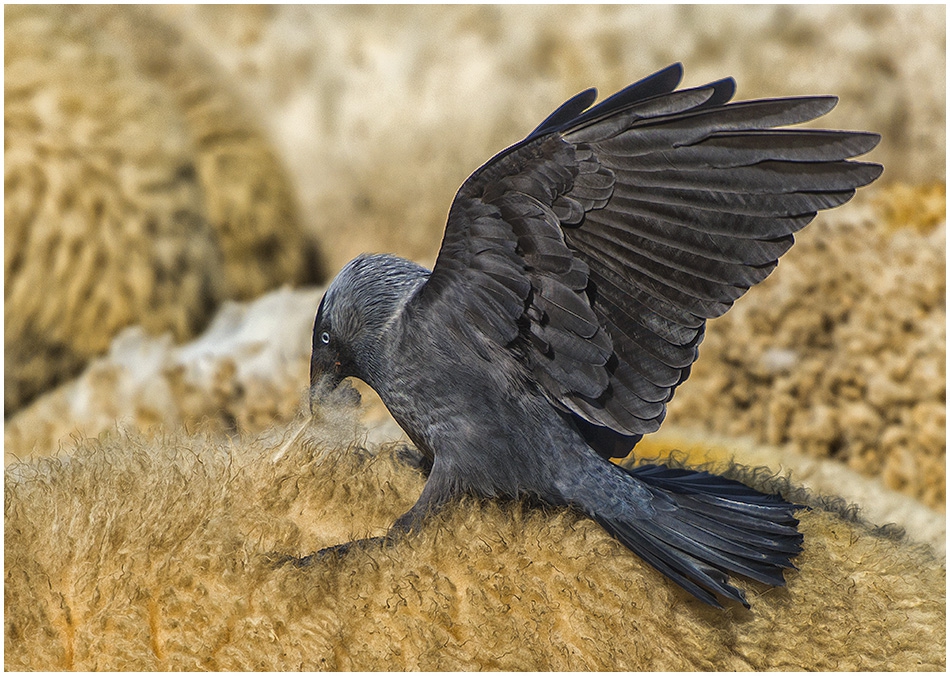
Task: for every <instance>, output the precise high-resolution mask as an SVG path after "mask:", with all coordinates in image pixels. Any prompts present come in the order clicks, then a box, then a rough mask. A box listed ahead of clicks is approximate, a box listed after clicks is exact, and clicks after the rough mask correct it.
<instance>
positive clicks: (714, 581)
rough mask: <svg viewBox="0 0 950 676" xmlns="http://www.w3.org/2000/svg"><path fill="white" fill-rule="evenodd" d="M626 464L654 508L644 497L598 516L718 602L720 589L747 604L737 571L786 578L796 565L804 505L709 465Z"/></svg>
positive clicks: (777, 582) (770, 580) (772, 580)
mask: <svg viewBox="0 0 950 676" xmlns="http://www.w3.org/2000/svg"><path fill="white" fill-rule="evenodd" d="M626 472H627V474H628V476H629V477H632V478H634V479H636V480H637V481H638V482H640V484H641V486H643V487H646V489H648V491H649V493H650V494H651V496H652V500H651V504H650V505H649V508H648V509H647V510H644V509H643V507H642V506H641V505H640V503H637V505H636V506H632V507H631V510H630V512H629V514H628V513H622V514H621V515H618V514H617V513H616V512H613V513H611V514H610V515H609V516H607V515H604V514H602V513H598V512H597V511H596V510H593V516H594V518H595V519H596V520H597V521H598V522H599V523H600V524H601V525H602V526H603V527H604V528H605V529H606V530H607V532H609V533H610V534H611V535H613V536H614V537H616V538H617V539H618V540H619V541H620V542H621V543H623V544H624V545H625V546H626V547H628V548H629V549H631V550H632V551H634V552H635V553H637V554H638V555H639V556H641V557H642V558H643V559H644V560H645V561H647V562H648V563H649V564H650V565H652V566H653V567H655V568H656V569H657V570H659V571H660V572H662V573H664V574H665V575H667V576H668V577H670V578H671V579H672V580H674V581H675V582H676V583H677V584H679V585H680V586H682V587H683V588H684V589H686V590H687V591H689V592H690V593H691V594H693V595H694V596H696V597H697V598H699V599H700V600H702V601H704V602H706V603H709V604H711V605H714V606H719V605H720V604H719V602H718V601H717V599H716V597H715V594H719V595H722V596H723V597H725V598H728V599H732V600H734V601H738V602H739V603H742V604H743V605H744V606H746V607H747V608H748V607H749V603H748V601H746V598H745V595H744V594H743V592H742V591H741V590H739V589H737V588H736V587H734V586H732V585H731V584H729V575H730V574H735V575H742V576H744V577H747V578H750V579H753V580H758V581H760V582H763V583H766V584H769V585H773V586H783V585H784V584H785V579H784V569H786V568H794V567H795V566H794V564H793V563H792V561H791V560H792V558H794V557H795V556H796V555H797V554H799V553H800V552H801V548H802V540H803V537H802V535H801V533H799V532H798V529H797V526H798V519H796V518H795V515H794V512H795V510H797V509H799V506H798V505H794V504H792V503H790V502H787V501H786V500H784V499H783V498H781V497H780V496H777V495H767V494H764V493H760V492H759V491H756V490H754V489H752V488H749V487H748V486H746V485H744V484H741V483H739V482H737V481H733V480H731V479H726V478H724V477H721V476H717V475H714V474H709V473H708V472H700V471H691V470H685V469H671V468H668V467H663V466H659V465H643V466H640V467H636V468H634V469H630V470H626ZM631 493H633V491H631ZM640 493H641V494H642V491H641V492H640ZM647 512H649V516H647Z"/></svg>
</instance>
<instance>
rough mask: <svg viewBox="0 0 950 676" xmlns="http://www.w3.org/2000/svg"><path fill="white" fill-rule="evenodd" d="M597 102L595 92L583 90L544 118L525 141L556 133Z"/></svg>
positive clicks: (592, 89) (591, 89)
mask: <svg viewBox="0 0 950 676" xmlns="http://www.w3.org/2000/svg"><path fill="white" fill-rule="evenodd" d="M596 100H597V90H596V89H594V88H593V87H591V88H590V89H585V90H584V91H582V92H581V93H580V94H576V95H575V96H572V97H571V98H570V99H568V100H567V101H565V102H564V103H562V104H561V105H560V106H558V108H557V110H555V111H554V112H553V113H551V114H550V115H548V116H547V117H546V118H544V121H543V122H542V123H541V124H539V125H538V126H537V127H536V128H535V130H534V131H532V132H531V133H530V134H528V136H527V137H526V138H525V140H526V141H527V140H529V139H532V138H536V137H538V136H543V135H544V134H547V133H549V132H552V131H557V130H558V129H559V128H561V127H563V126H564V125H565V124H567V123H568V122H570V121H571V120H573V119H574V118H576V117H577V116H578V115H580V114H581V113H583V112H584V111H585V110H587V109H588V108H589V107H590V105H591V104H592V103H593V102H594V101H596Z"/></svg>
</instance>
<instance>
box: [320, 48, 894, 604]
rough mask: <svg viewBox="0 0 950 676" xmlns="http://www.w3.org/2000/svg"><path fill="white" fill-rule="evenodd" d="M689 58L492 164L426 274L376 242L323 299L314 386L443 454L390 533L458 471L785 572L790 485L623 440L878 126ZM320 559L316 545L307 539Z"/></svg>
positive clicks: (493, 492)
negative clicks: (754, 479)
mask: <svg viewBox="0 0 950 676" xmlns="http://www.w3.org/2000/svg"><path fill="white" fill-rule="evenodd" d="M680 74H681V72H680V68H679V66H671V67H670V68H667V69H665V70H663V71H660V72H659V73H656V74H654V75H653V76H650V77H649V78H646V79H645V80H643V81H641V82H639V83H636V84H634V85H631V86H630V87H628V88H627V89H625V90H623V91H622V92H620V93H618V94H616V95H615V96H613V97H611V98H609V99H607V100H606V101H604V102H603V103H601V104H599V105H598V106H596V107H594V108H590V109H589V110H588V109H587V108H588V106H589V105H590V103H591V102H592V101H593V98H594V94H593V93H592V92H590V91H588V92H585V93H583V94H580V95H578V96H577V97H575V98H574V99H571V100H570V101H568V102H567V103H566V104H564V105H563V106H561V108H559V109H558V110H557V111H555V112H554V113H553V114H552V115H551V116H550V117H549V118H548V119H547V120H545V122H543V123H542V124H541V126H539V127H538V129H536V130H535V131H534V132H532V134H530V135H529V136H528V137H527V139H525V141H522V142H521V143H519V144H517V145H515V146H512V147H511V148H509V149H507V150H505V151H503V152H502V153H500V154H499V155H497V156H496V157H495V158H493V159H492V160H491V161H489V162H488V163H486V165H484V166H483V167H482V168H481V169H479V170H478V171H476V172H475V173H474V174H473V175H472V176H471V177H470V178H469V179H468V180H467V181H466V182H465V184H464V185H463V186H462V188H461V189H460V190H459V193H458V195H456V198H455V201H454V202H453V205H452V209H451V211H450V213H449V218H448V225H447V227H446V233H445V238H444V239H443V242H442V249H441V251H440V253H439V257H438V259H437V261H436V264H435V266H434V268H433V270H432V271H431V272H429V271H428V270H426V269H424V268H422V267H421V266H418V265H416V264H414V263H411V262H409V261H405V260H403V259H399V258H396V257H394V256H388V255H374V256H362V257H360V258H357V259H355V260H354V261H352V262H351V263H350V264H348V265H347V266H346V267H345V268H344V269H343V270H342V271H341V272H340V274H339V275H338V276H337V278H336V279H335V280H334V281H333V283H332V284H331V285H330V288H329V289H328V291H327V293H326V295H325V296H324V299H323V301H322V303H321V306H320V308H319V310H318V312H317V317H316V320H315V323H314V342H313V357H312V360H311V402H312V405H317V406H318V405H319V404H320V401H321V400H322V398H323V397H325V396H326V395H327V393H329V392H331V391H333V390H334V389H335V388H336V387H337V386H338V385H339V383H340V381H341V380H342V379H344V378H346V377H348V376H355V377H358V378H361V379H362V380H364V381H365V382H366V383H368V384H369V385H370V386H371V387H372V388H373V389H374V390H376V392H378V393H379V395H380V397H381V399H382V400H383V402H384V403H385V404H386V406H387V407H388V408H389V410H390V412H391V413H392V415H393V417H394V418H395V419H396V421H397V422H398V423H399V424H400V426H401V427H402V428H403V429H404V430H405V431H406V433H407V434H408V435H409V437H410V439H411V440H412V441H413V443H414V444H415V445H416V446H417V447H418V448H419V449H420V451H422V452H423V453H424V454H425V455H426V456H428V457H429V458H430V459H431V460H432V470H431V473H430V476H429V478H428V481H427V483H426V486H425V488H424V489H423V492H422V495H421V496H420V498H419V501H418V502H417V504H416V505H415V506H414V507H413V508H412V509H411V510H410V511H409V512H408V513H406V514H405V515H404V516H402V517H400V519H399V520H397V522H396V524H395V526H394V529H393V530H394V532H398V531H400V530H406V529H411V528H415V527H418V526H419V525H420V524H421V523H422V521H423V518H424V517H425V515H426V513H428V512H429V511H431V510H432V509H435V508H438V507H439V506H440V505H442V504H444V503H445V502H446V501H448V500H451V499H453V498H454V497H456V496H458V495H460V494H463V493H474V494H477V495H481V496H486V497H503V498H519V497H532V498H535V499H538V500H541V501H543V502H547V503H549V504H553V505H570V506H571V507H573V508H575V509H578V510H580V511H582V512H584V513H586V514H588V515H590V516H591V517H592V518H594V519H596V520H597V521H598V522H599V523H600V524H601V525H603V526H604V528H605V529H606V530H607V531H608V532H610V533H611V534H612V535H614V536H615V537H616V538H617V539H618V540H620V541H621V542H622V543H623V544H624V545H626V546H627V547H628V548H630V549H631V550H633V551H635V552H636V553H637V554H639V555H640V556H642V557H643V558H644V559H645V560H646V561H648V562H649V563H650V564H651V565H653V566H655V567H656V568H658V569H659V570H661V571H662V572H663V573H665V574H666V575H668V576H669V577H670V578H672V579H673V580H675V581H676V582H677V583H678V584H680V585H681V586H683V587H684V588H685V589H687V590H688V591H690V592H691V593H692V594H694V595H695V596H697V597H698V598H700V599H702V600H704V601H706V602H708V603H712V604H717V601H716V599H715V596H714V594H720V595H723V596H726V597H728V598H731V599H734V600H737V601H741V602H742V603H746V601H745V597H744V596H743V594H742V592H741V591H740V590H738V589H737V588H735V587H733V586H731V585H730V584H729V583H728V579H729V578H728V574H729V573H737V574H741V575H744V576H746V577H750V578H753V579H756V580H760V581H763V582H766V583H769V584H775V585H780V584H783V582H784V578H783V572H782V571H783V569H784V568H789V567H792V563H791V559H792V558H793V557H794V556H795V555H796V554H797V553H798V552H799V551H800V550H801V542H802V537H801V535H800V534H799V533H798V531H797V528H796V527H797V524H798V522H797V520H796V519H795V517H794V511H795V509H796V508H795V506H794V505H791V504H789V503H788V502H786V501H784V500H783V499H782V498H780V497H778V496H770V495H763V494H761V493H759V492H757V491H754V490H753V489H751V488H748V487H746V486H743V485H742V484H739V483H737V482H734V481H729V480H726V479H724V478H722V477H717V476H715V475H711V474H707V473H704V472H691V471H686V470H672V469H667V468H664V467H655V466H643V467H639V468H636V469H633V470H625V469H622V468H620V467H617V466H616V465H614V464H612V463H610V462H608V460H607V459H608V458H610V457H616V456H623V455H626V454H627V453H628V452H629V451H630V450H631V449H632V448H633V446H634V445H635V444H636V442H637V441H638V440H639V439H640V437H641V436H642V435H643V434H645V433H648V432H652V431H654V430H656V429H657V428H658V427H659V425H660V423H661V422H662V419H663V417H664V415H665V412H666V402H667V401H669V399H670V398H671V397H672V395H673V391H674V390H675V388H676V387H677V386H678V385H679V384H680V383H682V382H683V381H684V380H685V379H686V377H687V375H688V373H689V369H690V366H691V364H692V363H693V361H695V359H696V357H697V354H698V345H699V343H700V341H701V340H702V337H703V332H704V329H705V321H706V319H708V318H710V317H716V316H719V315H721V314H722V313H724V312H725V311H726V310H727V309H728V308H729V307H730V306H731V304H732V303H733V302H734V301H735V300H736V299H737V298H738V297H740V296H741V295H742V294H743V293H744V292H745V291H746V290H747V289H748V288H749V287H750V286H752V285H753V284H755V283H757V282H759V281H761V280H762V279H764V278H765V277H766V276H767V275H768V274H769V273H770V272H771V271H772V269H774V267H775V265H776V264H777V262H778V258H779V257H780V256H781V255H782V254H783V253H784V252H785V251H787V250H788V248H789V247H790V246H791V245H792V242H793V236H792V233H793V232H795V231H796V230H798V229H800V228H802V227H804V226H805V225H806V224H807V223H808V222H809V221H810V220H811V219H812V218H813V217H814V215H815V213H816V212H817V211H818V210H819V209H823V208H829V207H832V206H836V205H838V204H841V203H843V202H845V201H847V200H848V199H850V197H851V196H852V195H853V194H854V189H855V188H856V187H858V186H860V185H864V184H866V183H869V182H870V181H872V180H874V179H875V178H876V177H877V175H878V174H879V173H880V167H879V166H877V165H874V164H867V163H861V162H853V161H850V160H848V158H850V157H854V156H855V155H859V154H862V153H864V152H867V151H868V150H870V149H871V148H872V147H873V146H874V145H875V144H876V143H877V140H878V138H877V137H876V135H873V134H865V133H860V132H825V131H815V130H784V129H781V130H778V131H775V130H774V128H775V127H779V126H782V125H786V124H794V123H797V122H801V121H804V120H808V119H812V118H814V117H817V116H819V115H822V114H824V113H825V112H827V111H828V110H830V108H831V107H832V106H833V105H834V100H833V99H829V98H827V97H825V98H822V97H811V98H801V99H776V100H763V101H749V102H740V103H735V104H728V103H727V102H728V101H729V99H730V98H731V96H732V93H733V90H734V83H732V81H731V80H722V81H719V82H715V83H712V84H710V85H707V86H705V87H699V88H696V89H687V90H679V91H676V90H675V87H676V84H677V82H678V80H679V77H680ZM308 560H309V558H308Z"/></svg>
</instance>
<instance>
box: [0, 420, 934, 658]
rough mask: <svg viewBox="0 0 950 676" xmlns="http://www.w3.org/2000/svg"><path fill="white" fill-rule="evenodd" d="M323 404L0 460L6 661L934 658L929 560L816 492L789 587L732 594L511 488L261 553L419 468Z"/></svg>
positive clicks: (414, 479)
mask: <svg viewBox="0 0 950 676" xmlns="http://www.w3.org/2000/svg"><path fill="white" fill-rule="evenodd" d="M324 416H325V422H324V423H323V425H322V426H321V425H316V426H315V425H312V424H311V425H308V427H307V429H306V430H305V431H304V432H303V434H302V435H301V436H300V438H299V439H296V440H293V439H291V437H290V434H291V433H292V432H293V428H288V429H287V430H286V431H285V432H284V434H285V438H284V439H277V440H272V441H270V442H267V441H263V440H261V441H258V442H251V441H248V442H240V443H233V444H219V443H213V442H209V441H206V440H202V439H200V438H196V437H191V438H186V437H176V436H169V437H166V438H158V439H153V440H142V439H136V438H129V437H125V436H119V437H114V438H103V439H102V440H98V441H97V440H89V441H84V442H82V443H81V444H80V445H79V446H78V447H77V448H76V450H75V451H74V452H73V453H72V454H71V455H70V457H68V458H65V459H61V460H56V459H44V460H37V461H34V462H33V463H30V464H19V465H12V466H9V467H8V468H7V470H6V477H5V479H6V487H5V495H6V499H5V517H6V518H5V599H6V605H5V617H4V622H5V658H6V668H8V669H39V670H54V669H81V670H92V669H96V670H100V669H102V670H107V669H118V670H124V669H189V670H191V669H194V670H198V669H222V670H245V669H257V670H284V669H287V670H290V669H294V670H297V669H326V670H349V669H358V670H386V671H390V670H403V669H423V670H453V669H505V670H516V669H532V670H560V669H569V670H587V669H603V670H607V669H621V670H628V669H629V670H636V669H646V670H658V671H664V670H687V669H704V670H720V669H721V670H734V669H792V670H806V669H868V670H877V669H894V670H905V669H932V670H943V669H944V668H945V657H944V654H945V634H944V631H945V605H944V602H945V598H944V596H945V594H944V578H945V570H944V564H943V562H942V560H939V559H937V558H936V557H934V556H933V555H932V554H931V553H930V552H929V551H928V550H926V549H924V548H921V547H919V546H913V545H910V544H909V543H907V542H906V541H902V540H900V539H895V538H894V537H893V536H887V535H882V534H875V533H874V532H873V531H872V530H871V529H870V528H869V527H868V526H866V525H863V524H861V523H859V522H854V521H852V520H849V518H846V516H842V514H841V513H838V512H836V511H834V510H832V511H825V510H824V509H822V508H819V507H816V508H815V509H812V510H810V511H805V512H802V513H801V521H802V523H801V528H802V531H803V532H804V534H805V550H804V552H803V554H802V555H801V556H800V557H798V559H797V561H796V563H797V565H798V567H799V570H798V571H789V573H788V576H787V578H788V586H787V588H785V589H771V588H767V587H765V586H762V585H758V584H756V583H751V582H747V581H742V582H740V584H742V586H743V587H745V588H746V589H747V590H748V591H749V597H750V601H751V603H752V610H751V612H749V611H745V610H744V609H742V608H741V607H735V606H730V607H729V608H728V609H727V610H725V611H720V610H716V609H714V608H711V607H707V606H704V605H702V604H701V603H699V602H698V601H696V600H695V599H693V598H692V597H690V596H689V595H688V594H687V593H686V592H684V591H682V590H681V589H679V588H678V587H676V586H675V585H674V584H673V583H671V582H670V581H668V580H666V579H665V578H664V577H663V576H662V575H660V574H659V573H657V572H655V571H654V570H652V569H651V568H649V567H648V566H647V565H646V564H644V563H642V562H641V561H640V559H638V558H637V557H636V556H634V555H633V554H631V553H629V552H628V551H626V550H625V549H624V548H623V547H622V546H620V545H619V544H617V543H616V542H614V541H613V540H611V539H610V538H609V537H608V536H607V535H606V534H605V533H604V532H603V531H602V530H601V529H600V528H599V527H598V526H597V525H596V524H594V523H593V522H591V521H590V520H588V519H585V518H582V517H579V516H577V515H575V514H573V513H571V512H569V511H567V510H552V509H540V508H537V509H535V508H528V507H526V506H522V505H518V504H510V503H489V502H480V501H475V500H466V501H463V502H462V503H461V504H459V505H456V506H454V507H451V508H449V509H448V510H446V511H445V512H443V513H442V514H440V515H439V516H438V517H435V518H433V519H432V520H431V521H430V522H429V523H428V524H427V525H426V526H425V527H424V528H423V529H422V530H421V531H419V532H418V533H415V534H412V535H410V536H408V537H404V538H402V539H400V540H399V541H398V542H397V543H396V544H394V545H393V546H391V547H388V548H379V547H373V548H369V549H366V550H355V551H353V552H352V553H350V554H348V555H347V556H345V557H342V558H339V559H331V560H326V561H320V562H318V563H316V564H315V565H313V566H311V567H308V568H304V569H297V568H295V567H293V566H289V565H285V566H279V567H275V566H274V564H273V558H269V557H268V555H269V553H271V552H276V553H283V554H292V555H302V554H307V553H310V552H312V551H314V550H315V549H318V548H320V547H324V546H327V545H332V544H336V543H339V542H343V541H346V540H349V539H350V538H353V537H366V536H375V535H380V534H382V533H383V532H384V531H385V529H386V528H387V527H388V525H389V524H390V523H391V521H392V519H393V518H394V517H395V516H396V515H398V514H400V513H401V512H402V511H403V510H405V509H406V508H407V507H408V506H409V505H411V504H412V502H413V501H414V500H415V498H416V497H417V495H418V493H419V491H420V490H421V487H422V484H423V477H422V476H421V475H420V474H419V473H418V472H417V471H416V470H413V469H411V468H409V467H407V466H406V465H405V464H403V463H401V462H399V461H398V460H397V459H396V458H397V456H398V454H399V452H400V451H399V449H398V448H397V447H393V446H389V447H381V448H378V449H370V450H372V451H374V453H367V451H365V450H363V449H362V448H361V447H360V446H359V445H353V442H352V439H354V438H355V437H354V436H353V435H354V434H355V433H357V428H356V427H355V422H354V421H353V419H352V418H351V417H350V415H349V414H345V413H340V412H336V413H335V412H324ZM288 439H291V440H290V441H289V442H288ZM348 440H349V441H348ZM746 475H747V476H748V477H751V478H754V475H749V474H748V473H746ZM761 481H762V479H759V483H761ZM773 483H774V482H773ZM792 497H793V498H795V499H801V495H800V494H796V493H793V495H792ZM816 504H817V503H816Z"/></svg>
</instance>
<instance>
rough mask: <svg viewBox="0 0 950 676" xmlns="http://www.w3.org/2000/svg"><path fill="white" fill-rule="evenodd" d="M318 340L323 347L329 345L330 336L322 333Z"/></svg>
mask: <svg viewBox="0 0 950 676" xmlns="http://www.w3.org/2000/svg"><path fill="white" fill-rule="evenodd" d="M320 340H322V341H323V344H324V345H329V344H330V334H329V333H327V332H326V331H324V332H323V333H321V334H320Z"/></svg>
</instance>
